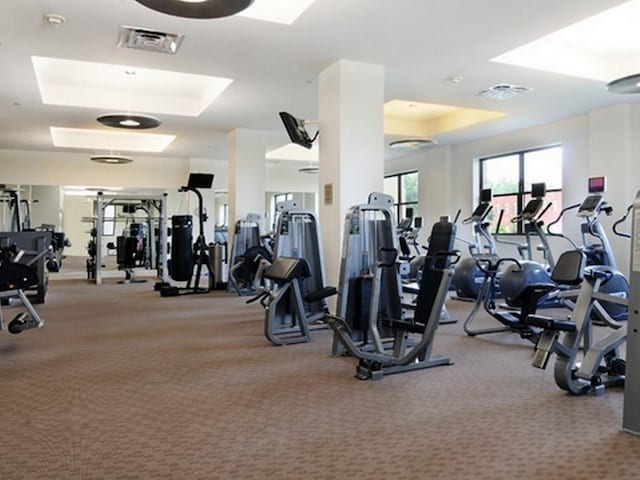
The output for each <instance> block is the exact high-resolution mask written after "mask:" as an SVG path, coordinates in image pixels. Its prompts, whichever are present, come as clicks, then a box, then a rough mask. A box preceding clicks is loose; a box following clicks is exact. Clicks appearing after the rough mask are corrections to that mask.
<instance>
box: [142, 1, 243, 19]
mask: <svg viewBox="0 0 640 480" xmlns="http://www.w3.org/2000/svg"><path fill="white" fill-rule="evenodd" d="M136 2H138V3H140V4H141V5H144V6H145V7H147V8H150V9H151V10H155V11H156V12H160V13H166V14H168V15H174V16H176V17H185V18H222V17H228V16H230V15H235V14H236V13H238V12H241V11H242V10H244V9H245V8H247V7H248V6H249V5H251V4H252V3H253V0H136Z"/></svg>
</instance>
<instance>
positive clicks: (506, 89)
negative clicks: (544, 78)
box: [476, 83, 532, 100]
mask: <svg viewBox="0 0 640 480" xmlns="http://www.w3.org/2000/svg"><path fill="white" fill-rule="evenodd" d="M531 90H532V89H531V88H530V87H523V86H520V85H510V84H508V83H498V84H497V85H493V86H492V87H489V88H485V89H484V90H481V91H479V92H478V93H476V95H477V96H479V97H485V98H492V99H494V100H506V99H507V98H511V97H514V96H516V95H520V94H522V93H527V92H530V91H531Z"/></svg>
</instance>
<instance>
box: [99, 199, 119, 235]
mask: <svg viewBox="0 0 640 480" xmlns="http://www.w3.org/2000/svg"><path fill="white" fill-rule="evenodd" d="M115 233H116V207H115V205H107V206H106V207H104V216H103V217H102V235H104V236H105V237H109V236H112V235H115Z"/></svg>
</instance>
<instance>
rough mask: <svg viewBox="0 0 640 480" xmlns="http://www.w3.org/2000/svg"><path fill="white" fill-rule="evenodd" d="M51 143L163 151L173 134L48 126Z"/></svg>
mask: <svg viewBox="0 0 640 480" xmlns="http://www.w3.org/2000/svg"><path fill="white" fill-rule="evenodd" d="M49 130H50V131H51V138H52V140H53V145H54V146H55V147H60V148H86V149H91V150H108V151H110V150H118V151H126V152H150V153H159V152H162V151H164V150H165V149H166V148H167V147H168V146H169V144H170V143H171V142H172V141H173V140H174V139H175V138H176V136H175V135H160V134H157V133H138V132H119V131H114V130H93V129H83V128H62V127H49Z"/></svg>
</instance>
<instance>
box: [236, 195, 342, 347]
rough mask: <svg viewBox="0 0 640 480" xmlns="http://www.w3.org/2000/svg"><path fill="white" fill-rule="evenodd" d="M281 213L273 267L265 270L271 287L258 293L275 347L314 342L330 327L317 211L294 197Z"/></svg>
mask: <svg viewBox="0 0 640 480" xmlns="http://www.w3.org/2000/svg"><path fill="white" fill-rule="evenodd" d="M276 210H277V211H278V212H279V215H278V224H277V228H276V236H275V244H274V253H275V258H274V259H273V262H272V263H271V265H270V266H269V267H268V268H266V269H265V270H264V272H263V274H262V276H263V278H264V279H265V280H267V281H268V282H269V286H268V287H265V289H264V291H263V292H261V293H259V294H258V295H257V296H255V297H253V298H251V299H249V300H247V303H251V302H254V301H257V300H259V301H260V303H261V305H262V306H263V307H264V309H265V321H264V333H265V336H266V337H267V339H268V340H269V341H270V342H272V343H273V344H274V345H288V344H292V343H301V342H308V341H309V340H310V332H311V331H313V330H317V329H326V328H327V325H326V324H325V323H324V322H323V320H324V317H325V315H326V314H327V312H328V311H329V307H328V305H327V300H326V297H327V296H328V295H330V294H334V293H335V289H332V288H331V287H325V277H324V268H323V257H322V243H321V239H320V226H319V223H318V220H317V218H316V215H315V214H314V213H313V212H310V211H307V210H302V209H299V208H298V206H297V203H296V202H295V201H293V200H291V201H287V202H281V203H279V204H278V205H277V206H276Z"/></svg>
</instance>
